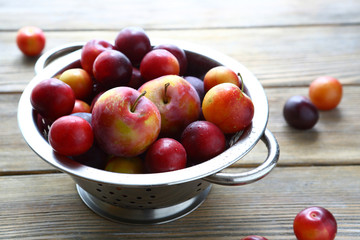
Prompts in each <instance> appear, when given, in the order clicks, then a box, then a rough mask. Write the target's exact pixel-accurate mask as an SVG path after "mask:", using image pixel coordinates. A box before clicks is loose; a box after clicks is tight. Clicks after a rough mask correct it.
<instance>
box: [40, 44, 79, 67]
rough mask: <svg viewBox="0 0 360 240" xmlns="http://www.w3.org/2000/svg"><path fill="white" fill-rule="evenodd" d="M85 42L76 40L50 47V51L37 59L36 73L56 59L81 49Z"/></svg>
mask: <svg viewBox="0 0 360 240" xmlns="http://www.w3.org/2000/svg"><path fill="white" fill-rule="evenodd" d="M84 44H85V43H83V42H76V43H70V44H66V45H62V46H59V47H56V48H53V49H50V50H49V51H47V52H45V53H44V54H43V55H41V57H39V59H38V60H37V61H36V63H35V67H34V70H35V73H36V74H38V73H40V72H41V71H42V70H43V69H44V68H45V67H46V66H47V65H49V64H50V63H51V62H53V61H54V60H56V59H58V58H61V57H63V56H65V55H67V54H69V53H72V52H75V51H76V50H79V49H81V48H82V47H83V46H84Z"/></svg>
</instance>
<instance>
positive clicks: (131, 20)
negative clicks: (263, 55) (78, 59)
mask: <svg viewBox="0 0 360 240" xmlns="http://www.w3.org/2000/svg"><path fill="white" fill-rule="evenodd" d="M0 4H1V8H0V16H1V19H2V21H1V22H0V29H2V30H6V29H10V30H13V29H18V28H20V27H22V26H24V25H37V26H39V27H42V28H44V29H47V30H64V29H65V30H83V29H91V30H94V29H117V28H119V26H120V27H124V26H129V25H140V26H143V27H144V28H146V29H184V28H195V29H201V28H234V27H245V28H246V27H259V26H289V25H313V24H315V25H319V24H355V23H359V22H360V16H359V14H358V13H359V12H360V3H359V2H358V1H356V0H344V1H341V2H339V1H336V0H319V1H316V2H312V3H311V4H310V3H308V2H304V1H287V0H275V1H271V2H269V1H264V0H255V1H244V0H243V1H238V0H231V1H226V2H221V1H214V0H211V1H210V0H208V1H198V2H194V1H191V0H184V1H176V2H172V3H171V4H169V2H168V1H164V0H156V1H151V3H150V2H148V1H145V0H136V1H133V0H126V1H122V2H121V3H119V2H118V1H106V2H105V3H103V2H102V3H99V2H97V1H87V2H86V4H84V3H82V2H74V1H69V0H66V1H51V2H46V3H44V2H43V1H41V0H35V1H1V3H0ZM44 19H46V21H44Z"/></svg>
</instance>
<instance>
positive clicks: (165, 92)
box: [164, 83, 170, 104]
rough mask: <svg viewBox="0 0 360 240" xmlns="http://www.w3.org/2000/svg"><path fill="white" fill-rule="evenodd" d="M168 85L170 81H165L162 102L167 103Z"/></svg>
mask: <svg viewBox="0 0 360 240" xmlns="http://www.w3.org/2000/svg"><path fill="white" fill-rule="evenodd" d="M169 86H170V83H165V89H164V103H165V104H166V103H168V102H169V98H168V96H167V89H168V87H169Z"/></svg>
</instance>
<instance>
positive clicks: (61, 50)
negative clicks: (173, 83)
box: [18, 40, 280, 224]
mask: <svg viewBox="0 0 360 240" xmlns="http://www.w3.org/2000/svg"><path fill="white" fill-rule="evenodd" d="M152 42H156V40H155V41H154V40H153V41H152ZM158 42H159V43H163V42H165V41H164V40H158ZM167 42H169V41H167ZM171 43H173V44H175V45H178V46H179V47H181V48H183V49H184V50H185V52H186V55H187V58H188V66H189V67H188V75H193V76H198V77H200V78H201V77H203V75H204V74H205V73H206V71H208V70H209V69H210V68H212V67H215V66H218V65H225V66H227V67H229V68H231V69H233V70H234V71H235V72H240V73H241V75H242V77H243V81H244V84H245V86H246V88H245V92H246V93H247V94H248V95H249V96H250V98H251V99H252V101H253V103H254V107H255V113H254V118H253V121H252V124H251V125H250V126H249V127H247V128H246V129H245V130H244V131H242V132H239V133H237V134H235V135H234V137H233V138H232V139H231V141H230V145H231V147H229V148H228V149H227V150H226V151H224V152H223V153H222V154H220V155H218V156H216V157H214V158H213V159H210V160H208V161H206V162H203V163H201V164H198V165H195V166H191V167H187V168H185V169H181V170H177V171H172V172H165V173H151V174H125V173H114V172H107V171H104V170H100V169H96V168H92V167H89V166H85V165H83V164H81V163H78V162H76V161H73V160H71V159H70V158H68V157H66V156H61V155H59V154H57V153H55V152H54V151H53V150H52V148H51V147H50V145H49V144H48V142H47V141H46V139H45V138H44V137H43V136H42V134H41V133H40V131H39V130H38V128H37V126H36V120H35V119H36V118H35V113H34V110H33V109H32V106H31V103H30V95H31V91H32V89H33V88H34V86H35V85H36V84H37V83H39V82H40V81H41V80H44V79H47V78H50V77H53V76H55V75H57V74H59V73H61V72H62V71H64V70H66V69H69V68H72V67H80V56H81V47H82V46H83V45H84V43H72V44H69V45H64V46H60V47H57V48H54V49H52V50H50V51H48V52H46V53H44V54H43V55H42V56H41V57H40V58H39V59H38V61H37V63H36V64H35V72H36V76H35V77H34V78H33V79H32V80H31V81H30V83H29V84H28V85H27V86H26V88H25V90H24V92H23V93H22V96H21V98H20V101H19V105H18V124H19V128H20V131H21V133H22V135H23V137H24V139H25V141H26V142H27V144H28V145H29V146H30V148H31V149H32V150H33V151H34V152H35V153H36V154H37V155H38V156H39V157H40V158H42V159H43V160H45V161H46V162H47V163H49V164H51V165H52V166H54V167H55V168H57V169H59V170H60V171H62V172H65V173H67V174H69V175H70V177H71V178H72V179H73V180H74V181H75V183H76V188H77V191H78V194H79V196H80V198H81V199H82V201H83V202H84V203H85V204H86V205H87V206H88V207H89V208H90V209H92V210H93V211H94V212H95V213H97V214H99V215H101V216H103V217H105V218H107V219H110V220H112V221H116V222H121V223H130V224H159V223H166V222H169V221H173V220H175V219H178V218H180V217H183V216H185V215H186V214H188V213H190V212H192V211H193V210H195V209H196V208H197V207H198V206H200V205H201V203H202V202H203V201H204V200H205V199H206V197H207V195H208V194H209V192H210V189H211V187H212V185H213V184H220V185H233V186H236V185H244V184H249V183H252V182H254V181H257V180H259V179H262V178H263V177H264V176H266V175H267V174H268V173H269V172H270V171H271V170H272V169H273V168H274V167H275V165H276V163H277V161H278V158H279V152H280V150H279V145H278V143H277V141H276V138H275V137H274V135H273V134H272V133H271V132H270V131H269V130H268V129H267V128H266V125H267V122H268V114H269V109H268V108H269V107H268V101H267V98H266V95H265V92H264V89H263V88H262V86H261V84H260V82H259V81H258V80H257V79H256V77H255V76H254V75H253V74H252V73H251V72H250V71H249V70H248V69H247V68H245V67H244V66H243V65H242V64H240V63H239V62H238V61H236V60H234V59H232V58H231V57H228V56H226V55H224V54H221V53H219V52H217V51H214V50H211V49H208V48H204V47H202V46H199V45H195V44H191V43H184V42H179V41H173V40H171ZM259 140H262V141H263V142H264V143H265V145H266V147H267V150H268V154H267V157H266V159H265V161H264V162H263V163H261V164H260V165H259V166H258V167H256V168H254V169H251V170H249V171H246V172H240V173H225V172H221V171H222V170H223V169H225V168H227V167H228V166H230V165H231V164H233V163H235V162H236V161H238V160H239V159H241V158H242V157H244V156H245V155H246V154H247V153H248V152H249V151H250V150H251V149H252V148H253V147H254V146H255V145H256V144H257V143H258V141H259ZM237 190H238V189H237Z"/></svg>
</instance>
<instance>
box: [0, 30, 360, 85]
mask: <svg viewBox="0 0 360 240" xmlns="http://www.w3.org/2000/svg"><path fill="white" fill-rule="evenodd" d="M117 32H118V31H110V32H108V31H105V32H101V31H100V32H99V31H98V32H96V31H90V32H88V31H85V32H48V33H47V38H48V43H47V46H46V49H45V50H49V49H51V48H54V47H58V46H60V45H64V44H68V43H72V42H86V41H88V40H90V39H93V38H102V39H106V40H108V41H110V42H113V41H114V39H115V37H116V34H117ZM148 34H149V36H150V38H158V39H159V38H160V39H176V40H182V41H187V42H192V43H195V44H199V45H203V46H206V47H209V48H211V49H215V50H217V51H219V52H221V53H223V54H226V55H229V56H231V57H233V58H235V59H236V60H238V61H239V62H241V63H242V64H244V65H245V66H246V67H248V68H249V69H250V70H251V71H252V72H253V73H254V74H255V76H257V77H258V79H259V80H260V82H261V83H262V84H263V85H264V86H265V87H276V86H280V87H291V86H305V85H308V84H309V83H310V82H311V81H312V80H314V79H315V78H316V77H318V76H320V75H331V76H334V77H336V78H338V79H339V80H340V81H341V82H342V83H343V84H351V85H352V84H359V83H360V78H359V76H360V59H359V57H358V56H359V55H360V27H359V26H345V27H343V26H341V27H339V26H328V27H316V26H315V27H294V28H266V29H257V28H255V29H221V30H220V29H219V30H206V29H205V30H176V31H148ZM14 38H15V33H2V35H1V36H0V39H1V40H2V41H3V42H4V51H5V52H4V54H3V57H2V58H0V71H1V72H2V73H3V74H2V75H3V77H2V78H1V79H0V92H20V91H22V90H23V89H24V88H25V86H26V84H27V83H28V82H29V81H30V80H31V79H32V78H33V77H34V75H35V73H34V69H33V66H34V63H35V60H36V59H29V58H26V57H24V56H23V55H22V54H21V53H20V51H19V50H18V49H17V47H16V45H15V42H14ZM164 41H165V40H164Z"/></svg>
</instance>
